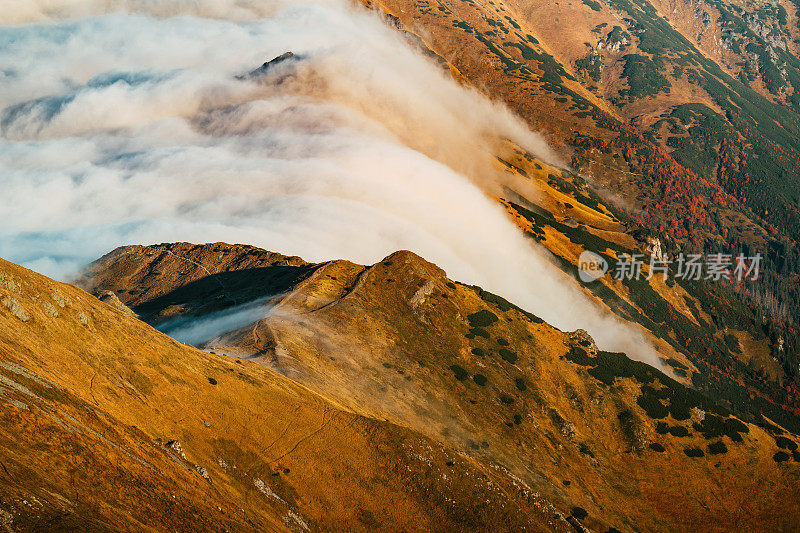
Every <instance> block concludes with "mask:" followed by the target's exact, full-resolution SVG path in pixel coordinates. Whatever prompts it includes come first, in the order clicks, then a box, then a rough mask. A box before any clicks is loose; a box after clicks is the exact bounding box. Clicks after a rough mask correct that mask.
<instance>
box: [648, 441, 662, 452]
mask: <svg viewBox="0 0 800 533" xmlns="http://www.w3.org/2000/svg"><path fill="white" fill-rule="evenodd" d="M650 449H651V450H653V451H654V452H659V453H662V452H665V451H666V450H665V449H664V447H663V446H662V445H660V444H659V443H657V442H651V443H650Z"/></svg>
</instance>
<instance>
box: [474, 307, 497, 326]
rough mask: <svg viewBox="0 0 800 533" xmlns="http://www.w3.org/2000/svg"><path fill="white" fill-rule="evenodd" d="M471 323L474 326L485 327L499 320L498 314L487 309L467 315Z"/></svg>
mask: <svg viewBox="0 0 800 533" xmlns="http://www.w3.org/2000/svg"><path fill="white" fill-rule="evenodd" d="M467 320H468V321H469V325H470V326H472V327H473V328H485V327H487V326H491V325H492V324H494V323H495V322H497V315H495V314H494V313H492V312H491V311H487V310H486V309H482V310H481V311H478V312H477V313H472V314H471V315H467Z"/></svg>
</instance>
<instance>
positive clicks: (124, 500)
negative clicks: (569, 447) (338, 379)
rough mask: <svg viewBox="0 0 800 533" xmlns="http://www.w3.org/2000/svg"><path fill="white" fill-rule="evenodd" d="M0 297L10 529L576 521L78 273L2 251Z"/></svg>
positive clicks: (496, 476) (415, 436) (1, 457)
mask: <svg viewBox="0 0 800 533" xmlns="http://www.w3.org/2000/svg"><path fill="white" fill-rule="evenodd" d="M273 256H274V254H273ZM287 260H288V261H289V262H291V259H289V258H287ZM267 264H268V262H265V265H267ZM263 268H268V267H266V266H264V267H263ZM0 301H2V304H3V305H2V306H0V331H2V334H1V335H0V353H2V361H0V392H2V395H1V396H0V403H2V409H1V410H0V413H2V415H1V416H2V420H3V424H2V426H3V430H2V432H0V466H1V467H2V473H0V494H2V501H0V515H1V516H2V520H3V525H4V527H5V528H6V529H7V530H9V531H74V530H91V531H166V530H170V531H174V530H181V531H200V530H209V531H210V530H218V531H219V530H226V531H253V530H254V529H257V530H275V531H277V530H291V531H308V530H314V531H317V530H331V529H338V528H340V527H341V525H342V524H349V525H350V527H352V528H354V529H358V530H376V529H378V530H397V529H406V530H420V529H425V530H436V529H440V530H448V531H455V530H473V529H487V528H490V527H492V528H495V527H497V528H500V529H506V530H515V531H521V530H536V531H541V530H556V531H568V530H571V529H572V528H571V526H570V524H569V522H568V520H569V518H568V517H569V509H564V510H561V511H560V512H559V510H558V509H556V508H554V507H553V506H552V504H551V503H550V502H548V501H547V500H546V499H545V498H543V497H542V496H541V495H540V494H539V493H537V492H536V491H535V490H533V489H530V488H528V487H526V486H525V484H523V483H522V482H520V480H518V479H517V478H515V477H514V476H512V475H511V474H510V473H509V471H508V470H507V469H504V468H501V467H500V466H499V465H497V464H494V463H491V462H489V461H488V460H487V459H486V458H484V457H481V456H479V455H477V454H474V455H470V454H469V453H466V452H464V451H463V450H462V449H460V448H455V447H453V446H449V445H448V444H447V443H444V442H439V441H436V440H434V439H432V438H430V437H428V436H426V435H424V434H423V432H420V431H416V430H414V429H412V428H409V427H407V426H401V425H398V424H395V423H392V422H389V421H386V420H384V419H381V418H376V417H369V416H364V415H363V414H362V413H360V412H359V410H357V409H352V408H348V407H347V406H345V405H344V404H342V403H339V402H336V401H334V400H333V399H329V398H326V397H325V396H324V395H321V394H319V393H317V392H314V391H313V390H311V389H309V388H308V387H307V386H305V385H303V384H302V383H300V382H297V381H294V380H291V379H288V378H287V377H284V376H282V375H280V374H278V373H276V372H274V371H272V370H270V369H268V368H265V367H264V366H263V365H259V364H256V363H254V362H251V361H248V360H242V359H236V358H230V357H224V356H221V355H214V354H210V353H207V352H202V351H199V350H197V349H195V348H192V347H190V346H187V345H183V344H180V343H178V342H176V341H174V340H173V339H171V338H169V337H167V336H166V335H163V334H161V333H159V332H158V331H156V330H154V329H153V328H151V327H150V326H148V325H147V324H145V323H143V322H141V321H139V320H137V319H136V318H134V317H132V316H131V315H130V314H128V313H126V312H123V311H120V310H118V309H116V308H115V307H113V306H111V305H109V304H106V303H103V302H101V301H99V300H98V299H96V298H94V297H92V296H90V295H89V294H87V293H85V292H84V291H82V290H80V289H78V288H76V287H74V286H70V285H65V284H62V283H57V282H55V281H53V280H51V279H48V278H45V277H43V276H41V275H38V274H35V273H33V272H31V271H29V270H26V269H23V268H21V267H18V266H16V265H14V264H12V263H8V262H6V261H0Z"/></svg>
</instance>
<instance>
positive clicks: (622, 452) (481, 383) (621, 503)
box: [82, 243, 800, 531]
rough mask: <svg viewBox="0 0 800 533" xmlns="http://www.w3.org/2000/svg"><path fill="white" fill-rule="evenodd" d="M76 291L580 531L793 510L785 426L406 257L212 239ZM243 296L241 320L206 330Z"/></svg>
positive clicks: (753, 524)
mask: <svg viewBox="0 0 800 533" xmlns="http://www.w3.org/2000/svg"><path fill="white" fill-rule="evenodd" d="M82 285H83V286H84V287H86V288H87V289H89V290H91V291H93V292H95V293H97V294H102V293H105V292H106V291H114V292H115V293H116V294H118V295H119V298H120V300H121V301H122V302H124V303H125V304H126V305H129V306H130V307H131V308H132V309H133V310H134V311H135V312H137V313H139V315H140V316H141V317H142V318H143V319H144V320H147V321H148V322H150V323H151V324H153V325H155V326H156V327H159V328H164V329H165V330H170V329H171V334H173V335H176V337H178V338H180V337H181V333H180V329H179V328H178V329H176V328H175V325H176V324H180V323H181V320H182V319H184V320H185V319H187V318H189V317H191V319H192V320H191V321H190V322H184V323H186V324H193V325H194V326H193V327H194V329H195V332H196V331H197V327H198V325H202V324H205V325H206V326H207V328H208V329H207V332H206V340H205V341H204V342H200V343H199V344H201V345H203V346H205V349H206V350H209V351H211V352H214V353H218V354H230V355H235V356H239V357H244V358H246V359H249V360H252V361H256V362H258V363H260V364H261V365H264V366H267V367H269V368H271V369H274V370H276V371H277V372H279V373H280V374H282V375H285V376H287V377H288V378H291V379H292V380H294V381H296V382H298V383H301V384H302V385H303V386H305V387H307V388H309V389H310V390H312V391H314V392H315V393H317V394H320V395H321V396H322V397H324V398H326V399H327V401H330V402H331V403H332V404H334V405H337V406H340V408H341V409H344V410H346V411H348V412H354V413H357V414H358V415H360V416H363V417H365V418H366V419H372V420H385V421H387V422H388V423H390V424H393V425H396V426H400V427H404V428H409V430H413V431H415V432H418V433H420V434H422V435H424V436H425V437H427V438H430V439H433V440H434V441H436V442H439V443H442V445H444V446H446V447H447V448H449V449H453V450H459V451H460V453H462V454H465V456H467V457H470V458H472V459H473V460H476V461H480V462H481V463H482V464H487V465H494V466H492V467H491V468H495V469H499V470H498V471H499V472H506V473H507V475H509V476H511V477H512V478H513V479H516V480H517V481H518V482H519V483H520V485H521V486H523V487H530V489H531V490H533V491H536V492H537V493H538V494H540V495H541V496H542V497H543V498H544V499H545V500H546V501H548V502H551V503H552V504H553V505H554V506H555V507H556V508H557V509H559V510H561V513H562V514H563V515H564V516H568V515H571V516H572V518H571V519H570V520H571V521H573V522H575V521H577V523H579V525H578V527H583V526H586V527H588V528H589V529H591V530H599V531H606V530H608V529H609V528H612V527H613V528H617V529H619V530H634V529H646V530H654V529H668V530H675V529H679V530H680V529H683V530H697V529H703V527H704V526H705V525H707V524H706V521H707V520H708V517H709V516H714V519H715V523H716V527H718V528H719V529H720V530H725V529H730V528H734V527H741V526H737V525H736V524H741V523H743V522H742V521H748V522H747V523H748V524H749V526H748V527H750V528H755V529H764V528H766V529H780V528H786V527H790V524H792V523H793V521H794V520H795V517H796V516H797V513H798V511H800V509H796V508H795V507H794V506H795V505H796V503H791V504H790V503H789V502H796V501H797V499H796V497H795V496H794V494H795V492H796V491H797V487H796V484H794V482H793V481H791V480H792V478H793V476H796V475H797V474H798V472H799V471H797V469H798V468H800V455H798V453H794V454H793V452H795V447H794V446H793V444H794V443H795V442H796V440H797V437H795V436H793V435H792V434H791V433H789V432H786V431H785V430H783V429H781V428H779V427H778V426H777V425H775V424H763V423H762V424H761V425H760V426H758V425H753V424H750V423H745V422H743V421H742V419H741V418H739V417H737V416H736V415H733V414H731V411H730V410H729V409H727V408H724V407H721V406H720V405H719V404H718V403H717V402H716V401H715V400H713V399H711V398H709V397H708V396H705V395H704V394H702V393H698V392H697V391H695V390H693V389H691V388H687V387H686V386H684V385H682V384H680V383H679V382H676V381H675V380H673V379H672V378H669V377H667V376H666V375H664V374H662V373H661V372H659V371H657V370H654V369H653V368H651V367H649V366H648V365H645V364H644V363H638V362H635V361H631V360H630V359H628V358H627V357H626V356H625V355H624V354H615V353H608V352H603V351H600V350H598V349H597V348H596V347H595V345H594V343H593V341H592V340H591V338H590V337H588V335H586V334H585V333H582V332H580V331H578V332H574V333H563V332H560V331H558V330H556V329H554V328H552V327H551V326H549V325H547V324H546V323H543V322H542V321H541V320H540V319H538V318H537V317H536V316H534V315H531V314H530V313H527V312H525V311H524V310H522V309H519V308H516V307H515V306H513V305H511V304H509V303H508V302H506V301H505V300H504V299H502V298H500V297H498V296H495V295H492V294H490V293H487V292H485V291H483V290H481V289H480V288H478V287H471V286H467V285H463V284H460V283H458V282H454V281H451V280H449V279H448V278H447V277H446V275H445V273H444V272H443V271H441V270H440V269H439V268H437V267H436V266H435V265H432V264H430V263H427V262H426V261H424V260H423V259H421V258H419V257H417V256H416V255H414V254H412V253H410V252H398V253H395V254H393V255H391V256H389V257H387V258H386V259H384V260H383V261H381V262H380V263H377V264H375V265H372V266H369V267H364V266H360V265H356V264H353V263H350V262H346V261H333V262H328V263H322V264H309V263H305V262H303V261H301V260H299V259H298V258H295V257H283V256H280V255H278V254H274V253H271V252H266V251H263V250H259V249H257V248H253V247H249V246H240V245H236V246H229V245H224V244H221V243H220V244H212V245H203V246H195V245H189V244H174V245H159V246H152V247H141V246H134V247H127V248H121V249H118V250H116V251H114V252H113V253H111V254H109V255H108V256H106V257H104V258H103V259H101V260H99V261H98V262H96V263H95V264H94V265H93V266H92V268H91V269H90V271H89V273H88V274H87V277H86V278H85V279H84V280H83V281H82ZM253 303H258V304H259V305H260V307H259V308H258V309H259V311H257V312H255V313H254V314H253V315H252V316H249V317H246V318H243V317H241V316H240V317H239V319H238V321H237V322H236V323H235V324H234V323H230V324H229V325H228V328H227V329H228V330H227V331H225V328H224V327H223V329H222V330H219V329H218V328H215V327H213V324H214V323H217V324H219V323H222V324H223V325H224V324H226V316H231V315H232V314H234V313H237V312H238V311H239V310H241V309H247V308H248V305H249V304H253ZM226 310H227V311H226ZM212 336H213V337H212ZM766 480H769V481H768V482H767V483H765V481H766Z"/></svg>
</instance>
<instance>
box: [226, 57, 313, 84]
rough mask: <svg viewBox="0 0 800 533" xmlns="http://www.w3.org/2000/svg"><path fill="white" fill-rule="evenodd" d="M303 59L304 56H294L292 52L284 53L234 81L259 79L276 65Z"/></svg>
mask: <svg viewBox="0 0 800 533" xmlns="http://www.w3.org/2000/svg"><path fill="white" fill-rule="evenodd" d="M303 57H304V56H298V55H295V54H294V52H285V53H283V54H281V55H279V56H278V57H275V58H273V59H270V60H269V61H267V62H266V63H264V64H263V65H261V66H260V67H258V68H257V69H255V70H251V71H250V72H248V73H247V74H245V75H242V76H236V79H237V80H247V79H253V78H260V77H261V76H264V75H265V74H266V73H267V72H269V71H270V70H271V69H272V68H274V67H275V66H276V65H279V64H281V63H285V62H286V61H298V60H300V59H303Z"/></svg>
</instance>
